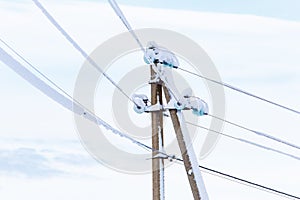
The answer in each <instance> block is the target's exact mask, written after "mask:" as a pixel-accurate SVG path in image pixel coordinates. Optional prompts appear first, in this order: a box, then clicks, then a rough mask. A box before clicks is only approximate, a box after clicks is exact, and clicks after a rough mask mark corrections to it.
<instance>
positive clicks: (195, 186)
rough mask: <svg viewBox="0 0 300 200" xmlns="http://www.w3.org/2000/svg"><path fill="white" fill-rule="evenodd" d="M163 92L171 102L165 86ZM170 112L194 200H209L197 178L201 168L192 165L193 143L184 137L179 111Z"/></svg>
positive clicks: (172, 110) (171, 110)
mask: <svg viewBox="0 0 300 200" xmlns="http://www.w3.org/2000/svg"><path fill="white" fill-rule="evenodd" d="M163 90H164V94H165V97H166V101H167V102H169V101H170V100H171V95H170V93H169V90H168V89H167V88H166V87H165V86H163ZM169 112H170V115H171V119H172V122H173V127H174V130H175V133H176V137H177V141H178V145H179V148H180V151H181V155H182V159H183V162H184V167H185V170H186V173H187V176H188V180H189V182H190V187H191V190H192V193H193V196H194V200H200V199H207V198H208V197H207V194H206V191H205V187H204V183H203V185H202V186H201V185H200V184H201V183H199V182H201V181H199V180H198V181H197V177H196V176H195V173H196V171H197V170H199V168H198V166H196V167H197V168H198V169H196V168H195V166H194V169H193V165H192V162H193V161H192V160H191V157H190V156H191V155H190V154H189V151H188V148H191V147H189V146H188V145H192V144H191V143H190V144H189V142H190V141H189V138H187V136H186V135H184V133H183V129H182V128H184V127H181V124H180V121H179V118H178V115H177V112H178V111H177V110H176V109H170V110H169ZM190 153H194V152H193V151H192V152H190ZM194 157H195V156H194ZM197 172H198V174H197V175H200V176H201V174H200V171H197ZM198 178H199V177H198ZM201 187H202V188H204V190H203V191H201V192H202V193H203V194H200V188H201ZM204 196H205V197H204Z"/></svg>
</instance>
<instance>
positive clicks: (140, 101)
mask: <svg viewBox="0 0 300 200" xmlns="http://www.w3.org/2000/svg"><path fill="white" fill-rule="evenodd" d="M132 100H133V102H134V106H133V110H134V111H135V112H136V113H139V114H141V113H143V112H145V109H146V107H147V104H148V101H149V100H148V97H147V96H146V95H144V94H134V95H133V96H132Z"/></svg>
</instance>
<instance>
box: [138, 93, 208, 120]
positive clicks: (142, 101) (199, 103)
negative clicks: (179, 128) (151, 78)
mask: <svg viewBox="0 0 300 200" xmlns="http://www.w3.org/2000/svg"><path fill="white" fill-rule="evenodd" d="M132 99H133V101H134V102H135V104H134V106H133V109H134V111H135V112H136V113H138V114H141V113H144V112H155V111H159V110H162V111H167V110H172V109H173V110H174V109H175V110H178V111H180V110H192V111H193V113H194V114H195V115H198V116H202V115H207V114H208V105H207V103H206V102H205V101H204V100H202V99H200V98H198V97H194V96H182V97H181V98H180V101H179V102H178V101H176V100H175V99H174V98H171V100H170V101H169V102H168V103H167V104H166V105H161V104H155V105H148V101H149V100H148V97H147V96H146V95H144V94H134V95H133V96H132Z"/></svg>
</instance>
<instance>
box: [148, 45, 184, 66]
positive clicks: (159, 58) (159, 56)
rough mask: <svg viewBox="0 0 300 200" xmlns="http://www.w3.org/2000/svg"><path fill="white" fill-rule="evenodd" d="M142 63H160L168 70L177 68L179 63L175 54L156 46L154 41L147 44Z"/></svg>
mask: <svg viewBox="0 0 300 200" xmlns="http://www.w3.org/2000/svg"><path fill="white" fill-rule="evenodd" d="M144 61H145V62H146V63H147V64H151V63H160V64H162V65H163V66H166V67H170V68H178V66H179V62H178V59H177V58H176V56H175V54H174V53H172V52H171V51H169V50H168V49H166V48H164V47H160V46H158V45H157V44H156V43H155V42H154V41H150V42H148V44H147V48H146V52H145V55H144Z"/></svg>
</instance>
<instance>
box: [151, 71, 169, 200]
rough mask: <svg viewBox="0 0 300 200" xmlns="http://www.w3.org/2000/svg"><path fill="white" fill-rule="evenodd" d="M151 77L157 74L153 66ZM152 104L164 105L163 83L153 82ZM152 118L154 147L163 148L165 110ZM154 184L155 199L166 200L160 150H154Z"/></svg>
mask: <svg viewBox="0 0 300 200" xmlns="http://www.w3.org/2000/svg"><path fill="white" fill-rule="evenodd" d="M150 70H151V79H153V78H154V77H155V76H156V73H155V72H154V70H153V68H152V66H151V69H150ZM151 103H152V105H156V104H157V103H158V104H159V105H162V85H161V84H160V83H151ZM151 118H152V148H153V149H155V150H158V151H162V150H163V145H164V144H163V111H162V110H161V109H159V110H158V111H153V112H151ZM152 185H153V200H164V197H165V194H164V160H163V159H162V158H160V155H159V152H155V151H153V152H152Z"/></svg>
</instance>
